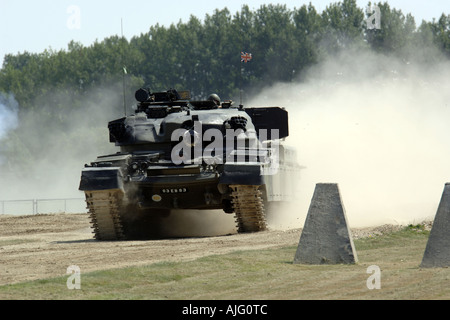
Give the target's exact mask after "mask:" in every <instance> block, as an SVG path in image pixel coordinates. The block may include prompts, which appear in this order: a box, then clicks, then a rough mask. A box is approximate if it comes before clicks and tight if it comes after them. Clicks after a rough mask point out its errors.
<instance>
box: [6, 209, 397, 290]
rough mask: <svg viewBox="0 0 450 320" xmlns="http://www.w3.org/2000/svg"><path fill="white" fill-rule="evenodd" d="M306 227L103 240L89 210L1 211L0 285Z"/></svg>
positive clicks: (295, 235) (266, 240) (219, 249)
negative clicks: (97, 236)
mask: <svg viewBox="0 0 450 320" xmlns="http://www.w3.org/2000/svg"><path fill="white" fill-rule="evenodd" d="M230 218H232V217H230ZM221 223H223V221H222V222H221ZM391 228H392V226H390V227H389V226H382V227H378V228H372V229H363V230H354V231H352V234H353V237H354V238H358V237H361V236H367V235H368V234H369V233H372V234H373V233H380V232H381V233H382V232H384V231H386V230H391ZM224 230H228V229H224ZM300 233H301V229H290V230H286V231H279V230H270V231H264V232H259V233H249V234H236V233H233V232H231V233H230V232H228V233H224V234H223V235H221V236H209V237H191V238H176V239H165V240H151V241H120V242H100V241H96V240H94V239H93V236H92V232H91V228H90V226H89V219H88V217H87V214H55V215H37V216H7V215H0V285H4V284H12V283H17V282H22V281H27V280H36V279H44V278H50V277H55V276H64V275H66V270H67V268H68V267H69V266H71V265H77V266H78V267H80V269H81V272H89V271H94V270H103V269H111V268H122V267H126V266H136V265H145V264H151V263H155V262H160V261H186V260H192V259H195V258H198V257H201V256H208V255H213V254H224V253H228V252H231V251H235V250H249V249H262V248H277V247H284V246H291V245H298V241H299V239H300Z"/></svg>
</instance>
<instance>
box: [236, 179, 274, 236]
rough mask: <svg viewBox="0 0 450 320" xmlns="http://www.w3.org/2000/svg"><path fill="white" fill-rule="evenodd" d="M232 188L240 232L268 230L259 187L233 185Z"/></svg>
mask: <svg viewBox="0 0 450 320" xmlns="http://www.w3.org/2000/svg"><path fill="white" fill-rule="evenodd" d="M230 188H231V190H232V192H231V197H232V199H233V200H232V203H233V209H234V213H235V217H236V223H237V228H238V232H257V231H264V230H266V229H267V224H266V218H265V214H264V204H263V199H262V192H261V190H259V186H245V185H231V186H230Z"/></svg>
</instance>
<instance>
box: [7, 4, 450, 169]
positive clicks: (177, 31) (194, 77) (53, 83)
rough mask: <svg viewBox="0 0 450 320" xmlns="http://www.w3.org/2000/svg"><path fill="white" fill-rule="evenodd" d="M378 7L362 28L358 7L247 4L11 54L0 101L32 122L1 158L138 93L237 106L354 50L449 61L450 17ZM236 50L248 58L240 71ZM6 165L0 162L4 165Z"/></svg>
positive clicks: (35, 147) (31, 149)
mask: <svg viewBox="0 0 450 320" xmlns="http://www.w3.org/2000/svg"><path fill="white" fill-rule="evenodd" d="M369 5H371V4H370V3H369ZM372 6H373V5H372ZM376 6H377V8H379V10H380V14H381V16H380V20H381V25H380V28H378V29H377V28H375V29H370V28H368V26H367V24H366V19H368V18H369V17H370V16H371V15H372V14H373V12H367V11H366V8H360V7H358V6H357V4H356V0H343V1H341V2H336V3H331V4H329V5H328V6H327V7H326V8H325V9H324V10H323V12H318V11H317V9H316V8H315V7H314V6H313V5H312V4H311V3H310V4H309V5H303V6H301V7H300V8H295V9H288V8H287V7H286V6H285V5H262V6H260V7H259V8H258V9H256V10H250V8H249V7H248V6H247V5H243V6H242V7H241V10H240V11H238V12H236V13H234V14H232V13H231V12H230V11H229V10H228V9H227V8H224V9H216V10H215V11H214V12H213V13H211V14H207V15H206V16H205V17H204V18H203V19H202V20H201V19H200V18H198V17H195V16H193V15H191V16H190V18H189V20H188V21H186V22H182V21H180V22H178V23H176V24H172V25H170V26H169V27H165V26H162V25H159V24H156V25H152V26H149V30H148V32H146V33H142V34H140V35H136V36H134V37H132V38H131V39H126V38H123V37H120V36H111V37H108V38H105V39H103V40H102V41H96V42H94V43H93V44H91V45H89V46H85V45H82V44H81V43H78V42H75V41H72V42H70V43H69V44H68V47H67V49H65V50H58V51H56V50H51V49H48V50H45V51H44V52H41V53H29V52H24V53H18V54H8V55H6V56H5V58H4V61H3V65H2V68H1V70H0V94H4V95H7V96H8V97H10V96H11V95H12V96H13V97H15V99H16V100H17V102H18V105H19V106H20V108H19V116H21V117H23V116H24V114H28V115H29V114H32V117H31V119H30V117H28V118H27V120H26V121H25V120H24V119H22V121H21V122H20V125H19V127H18V128H17V130H15V131H13V132H12V134H10V135H9V137H8V138H7V139H6V141H3V143H2V145H0V155H3V157H4V158H9V159H10V161H9V164H10V166H13V167H14V166H17V165H19V164H20V163H26V162H28V163H29V164H30V165H32V163H30V161H31V160H30V155H36V154H39V153H40V152H42V147H41V144H40V141H42V140H43V139H45V137H40V136H37V135H33V134H29V133H28V131H25V130H23V128H24V127H25V126H33V125H34V126H36V127H40V128H44V127H45V128H47V129H48V132H53V133H55V132H58V133H59V135H64V134H67V130H68V129H67V128H68V127H73V126H74V122H75V121H78V124H79V123H81V122H83V123H84V125H86V126H90V127H99V126H101V127H106V122H104V123H103V122H102V123H100V122H99V121H98V120H97V119H98V118H96V117H93V116H89V117H84V118H80V117H79V116H75V115H76V113H77V112H78V111H84V112H85V113H86V114H88V115H92V113H93V111H94V110H95V108H96V105H100V104H105V102H107V105H108V108H109V109H108V110H112V111H111V113H110V114H108V115H107V116H106V117H105V118H104V119H108V120H112V119H114V116H116V115H117V116H122V115H123V113H122V114H120V111H121V110H123V109H122V108H121V105H122V103H124V105H125V107H126V106H127V105H128V106H129V105H131V104H133V103H134V92H135V90H136V89H138V88H139V87H141V86H148V87H150V88H151V90H154V91H157V90H167V89H169V88H176V89H179V90H190V91H191V94H192V96H193V98H196V99H202V98H206V97H207V96H208V95H209V94H210V93H212V92H215V93H218V94H219V95H220V96H221V97H222V98H232V99H235V100H236V97H238V96H239V92H240V90H241V89H244V90H245V89H248V88H251V87H256V88H259V87H263V86H267V85H270V84H273V83H276V82H292V81H296V80H298V79H301V78H302V76H303V75H304V74H305V72H306V71H307V70H308V68H310V67H311V66H314V65H316V64H317V63H319V62H320V61H323V60H324V59H326V58H327V57H329V56H331V55H335V54H337V53H339V52H340V51H343V50H347V49H350V48H356V49H361V50H370V51H375V52H377V53H380V54H385V55H393V56H397V57H401V58H402V59H407V60H408V59H412V58H415V59H417V57H419V58H418V59H421V61H420V62H427V61H428V60H429V59H436V55H434V54H433V55H430V54H428V51H427V50H431V49H430V48H436V49H435V50H437V51H438V52H439V54H440V55H438V59H449V58H450V14H448V15H446V14H444V13H443V14H442V15H441V16H440V17H439V18H437V19H433V20H432V21H421V23H420V24H418V23H417V22H416V21H415V19H414V17H413V16H412V15H411V14H404V13H403V12H402V11H401V10H399V9H395V8H392V7H390V5H389V4H388V3H386V2H385V3H382V2H379V3H378V4H377V5H376ZM242 51H244V52H249V53H252V56H253V59H252V60H251V61H250V62H248V63H242V62H241V60H240V53H241V52H242ZM123 80H124V82H122V81H123ZM123 83H125V90H124V91H125V92H126V96H125V99H124V101H123V100H122V96H121V95H122V89H123V88H122V85H123ZM99 88H108V89H107V90H99ZM128 111H130V110H128ZM116 113H117V114H116ZM81 119H82V120H81ZM76 125H77V124H75V126H76ZM25 132H27V133H25ZM77 134H78V136H79V137H80V139H79V140H82V138H86V139H92V138H91V137H87V134H86V133H84V132H81V130H79V131H78V132H77ZM0 138H1V137H0ZM3 140H5V139H3ZM68 141H69V138H67V142H64V143H63V144H62V145H65V144H67V143H70V142H68ZM18 154H20V155H21V156H19V157H18ZM11 159H12V160H11ZM2 162H3V163H2ZM6 162H7V161H5V160H3V161H2V159H1V158H0V167H1V166H2V164H3V165H5V163H6ZM14 170H17V169H14Z"/></svg>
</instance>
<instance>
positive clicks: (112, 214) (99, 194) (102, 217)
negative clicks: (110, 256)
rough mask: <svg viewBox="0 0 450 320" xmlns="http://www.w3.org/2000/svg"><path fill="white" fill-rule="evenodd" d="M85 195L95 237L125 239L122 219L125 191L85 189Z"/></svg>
mask: <svg viewBox="0 0 450 320" xmlns="http://www.w3.org/2000/svg"><path fill="white" fill-rule="evenodd" d="M85 196H86V204H87V208H88V209H89V215H90V218H91V226H92V229H93V232H94V237H95V239H97V240H122V239H124V238H125V236H124V234H123V228H122V223H121V219H120V210H121V205H122V200H123V196H124V194H123V191H121V190H100V191H85Z"/></svg>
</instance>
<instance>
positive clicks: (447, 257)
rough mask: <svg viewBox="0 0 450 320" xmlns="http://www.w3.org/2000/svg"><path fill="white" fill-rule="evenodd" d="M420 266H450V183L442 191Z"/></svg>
mask: <svg viewBox="0 0 450 320" xmlns="http://www.w3.org/2000/svg"><path fill="white" fill-rule="evenodd" d="M420 267H422V268H439V267H450V183H446V184H445V187H444V191H443V192H442V197H441V201H440V203H439V207H438V209H437V212H436V216H435V217H434V222H433V227H432V228H431V231H430V236H429V238H428V242H427V246H426V248H425V253H424V255H423V258H422V263H421V264H420Z"/></svg>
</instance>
